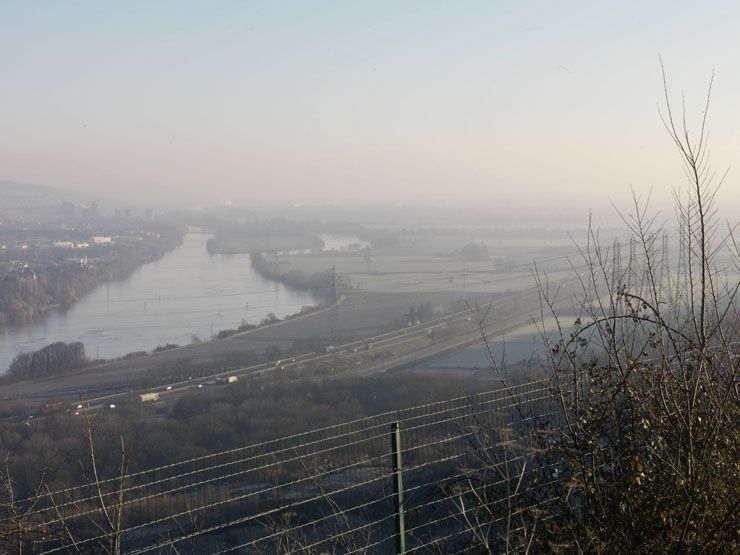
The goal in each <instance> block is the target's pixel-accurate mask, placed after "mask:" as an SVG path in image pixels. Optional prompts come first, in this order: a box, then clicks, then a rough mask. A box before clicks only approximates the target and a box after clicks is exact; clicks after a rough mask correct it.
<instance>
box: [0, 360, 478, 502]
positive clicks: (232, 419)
mask: <svg viewBox="0 0 740 555" xmlns="http://www.w3.org/2000/svg"><path fill="white" fill-rule="evenodd" d="M482 386H483V385H482V382H480V381H477V380H476V381H470V382H461V381H460V380H456V379H453V378H437V379H435V380H433V381H432V380H429V379H427V378H425V377H423V376H415V375H410V374H405V375H396V376H383V377H377V378H370V379H351V380H350V379H348V380H338V381H331V382H326V383H317V382H300V383H294V384H286V385H280V384H264V383H260V382H259V381H254V380H253V381H249V380H244V381H241V382H239V383H237V384H235V385H231V386H229V387H223V388H213V389H204V390H202V391H201V392H200V393H199V394H198V395H194V396H191V397H188V398H184V399H181V400H179V401H177V402H176V403H174V404H173V405H171V406H167V407H166V408H163V409H159V410H157V411H156V412H155V413H153V412H152V410H153V409H152V408H151V407H149V406H144V405H143V404H142V403H141V402H139V401H136V402H129V403H124V404H119V405H117V406H116V408H115V410H106V411H105V412H101V413H98V414H95V416H94V417H93V418H92V438H93V440H94V445H95V451H96V453H97V460H96V464H97V467H98V472H99V473H100V475H101V476H106V477H114V476H116V475H117V473H118V472H119V471H120V468H119V467H120V463H121V446H122V445H124V449H125V451H126V454H127V457H129V463H128V465H129V470H130V471H132V472H134V471H138V470H143V469H147V468H151V467H156V466H162V465H166V464H169V463H171V462H173V461H177V460H185V459H189V458H192V457H198V456H202V455H206V454H208V453H213V452H216V451H222V450H226V449H230V448H233V447H239V446H244V445H249V444H252V443H257V442H261V441H266V440H270V439H276V438H279V437H283V436H287V435H291V434H295V433H298V432H303V431H306V430H310V429H314V428H318V427H323V426H328V425H332V424H336V423H340V422H346V421H349V420H353V419H356V418H361V417H364V416H368V415H371V414H375V413H378V412H384V411H387V410H392V409H399V408H403V407H405V406H408V405H412V404H421V403H424V402H427V401H430V400H439V399H444V398H446V397H448V396H449V395H455V394H458V393H460V392H463V391H467V392H472V391H477V390H480V388H481V387H482ZM75 412H77V413H78V414H75ZM6 415H7V413H6ZM6 415H4V416H6ZM87 433H88V430H87V421H86V418H85V416H84V414H82V411H68V410H66V407H62V406H59V407H52V408H51V412H50V413H49V414H46V415H40V416H37V417H36V418H32V419H30V420H28V419H25V418H24V419H20V420H18V419H14V420H8V419H7V418H4V419H3V420H1V421H0V460H3V461H5V460H7V461H8V467H7V469H6V470H7V471H9V474H10V476H12V479H13V484H14V491H15V495H16V496H18V497H21V498H22V497H27V496H30V495H33V492H34V491H35V490H36V489H37V488H38V487H39V484H41V483H43V484H47V485H49V486H50V487H51V489H60V488H64V487H68V486H72V485H75V484H79V483H83V482H86V481H88V480H89V479H90V477H91V472H92V470H91V467H90V456H89V453H88V450H89V445H88V441H87ZM122 440H123V442H122ZM6 495H7V492H0V497H4V496H6Z"/></svg>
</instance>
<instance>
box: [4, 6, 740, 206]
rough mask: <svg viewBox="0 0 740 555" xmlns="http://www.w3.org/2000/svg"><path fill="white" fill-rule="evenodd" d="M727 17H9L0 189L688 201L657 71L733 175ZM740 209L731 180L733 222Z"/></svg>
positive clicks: (34, 12)
mask: <svg viewBox="0 0 740 555" xmlns="http://www.w3.org/2000/svg"><path fill="white" fill-rule="evenodd" d="M739 22H740V7H739V5H738V3H735V2H704V3H698V2H626V1H622V2H544V1H543V2H496V1H478V2H465V1H454V2H452V1H451V2H408V1H406V2H402V1H393V2H390V1H389V2H386V1H373V2H346V1H345V2H319V1H315V0H314V1H304V2H272V1H271V2H215V1H208V2H206V1H204V2H183V1H177V2H153V1H146V2H133V1H126V2H102V1H96V2H57V1H53V2H30V1H28V0H25V1H21V2H10V1H7V0H2V1H0V75H2V86H1V87H0V126H1V127H2V132H1V133H0V179H3V178H4V179H12V180H16V181H29V182H38V183H45V184H50V185H59V186H67V187H76V188H79V189H83V190H91V191H92V190H95V189H98V190H100V191H101V192H103V193H104V192H106V191H116V190H117V191H121V190H124V191H126V194H137V193H142V194H146V195H149V196H151V198H154V199H161V198H167V197H171V196H173V195H177V196H178V197H179V198H192V199H194V200H199V201H202V200H203V199H204V198H211V199H213V200H224V199H233V200H235V201H236V202H239V201H255V202H259V203H264V202H274V201H290V202H292V201H301V202H306V201H311V200H320V201H326V200H334V201H337V202H345V201H346V202H352V201H356V200H357V201H367V200H382V201H409V200H411V201H413V200H415V199H419V198H424V199H427V200H431V201H439V200H449V199H453V198H457V197H459V196H462V197H463V198H466V199H470V198H481V199H483V200H484V201H485V202H500V201H501V200H502V199H504V200H507V199H515V200H517V199H518V200H520V201H521V199H523V198H525V199H529V198H538V197H541V198H544V199H552V198H557V197H562V196H564V195H568V196H571V197H572V198H577V199H579V201H580V202H583V203H584V204H586V205H593V204H603V203H605V202H606V201H607V200H608V198H609V197H611V198H615V199H617V200H619V199H620V198H623V196H624V192H626V191H627V190H628V188H629V187H630V185H632V186H634V187H635V189H636V190H638V191H645V190H647V188H648V187H650V186H653V187H654V189H655V194H656V196H657V197H658V198H660V197H664V198H668V194H669V191H670V187H671V186H672V185H674V184H677V183H679V182H680V176H681V174H680V171H679V170H678V167H677V164H676V161H677V159H676V157H675V155H674V153H673V151H672V149H671V144H670V142H669V141H668V139H667V138H666V136H665V134H664V131H663V130H662V126H661V123H660V120H659V118H658V114H657V107H656V102H657V101H658V100H659V99H660V94H661V82H660V75H659V65H658V54H659V53H660V54H662V56H663V58H664V61H665V63H666V67H667V69H668V71H669V77H670V80H671V83H672V85H673V89H674V91H675V92H676V93H677V94H680V90H681V89H682V88H683V89H685V90H686V94H687V100H688V102H689V107H690V108H694V111H693V112H691V113H693V114H695V115H697V116H698V115H699V114H700V111H701V107H702V102H703V95H704V90H705V88H706V84H707V81H708V78H709V76H710V74H711V71H712V69H716V82H715V96H714V104H713V107H712V114H713V117H712V118H711V129H712V145H713V149H712V151H713V154H714V160H715V164H716V165H717V167H718V168H720V167H724V166H726V165H728V164H735V165H737V162H738V161H739V160H740V105H739V104H738V100H737V99H738V97H739V93H740V63H739V56H738V55H739V54H740V38H739V37H740V32H739V31H738V24H739ZM737 190H740V187H738V186H737V179H736V178H735V175H734V173H731V175H730V180H729V181H728V185H727V187H726V189H725V193H724V196H723V199H724V200H727V201H731V202H735V201H737V199H738V198H739V195H738V194H737V193H736V191H737Z"/></svg>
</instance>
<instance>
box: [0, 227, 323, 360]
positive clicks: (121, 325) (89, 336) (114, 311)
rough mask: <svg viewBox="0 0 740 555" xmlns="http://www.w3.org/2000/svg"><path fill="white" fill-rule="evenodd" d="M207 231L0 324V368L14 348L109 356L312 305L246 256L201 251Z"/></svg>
mask: <svg viewBox="0 0 740 555" xmlns="http://www.w3.org/2000/svg"><path fill="white" fill-rule="evenodd" d="M210 237H211V235H209V234H203V233H188V234H186V235H185V236H184V237H183V241H182V244H181V245H180V246H179V247H177V248H176V249H174V250H172V251H171V252H169V253H167V254H165V255H164V256H162V257H161V258H160V259H158V260H156V261H154V262H151V263H148V264H144V265H143V266H141V267H139V268H138V269H136V270H135V271H133V273H131V274H130V275H129V276H128V277H127V278H126V279H124V280H122V281H115V282H106V283H104V284H102V285H100V286H98V287H97V288H94V289H93V290H92V291H90V293H89V294H87V295H85V296H84V297H82V298H81V299H80V300H79V301H78V302H77V303H75V304H74V305H72V306H71V307H70V308H69V309H67V310H52V311H49V313H48V314H47V315H46V317H45V318H44V319H43V320H40V321H39V322H38V323H36V324H28V325H24V326H18V327H13V328H5V329H2V330H0V368H2V370H3V371H4V370H5V369H6V368H7V366H8V364H9V363H10V361H11V360H12V359H13V358H14V357H15V355H16V354H17V353H18V352H20V351H25V352H28V351H35V350H38V349H40V348H41V347H44V346H46V345H48V344H50V343H53V342H56V341H63V342H66V343H72V342H76V341H81V342H82V343H83V344H84V345H85V350H86V352H87V354H88V356H89V357H90V358H95V359H103V358H105V359H112V358H116V357H121V356H124V355H126V354H128V353H131V352H137V351H138V352H142V351H146V352H149V351H152V350H153V349H155V348H156V347H157V346H159V345H166V344H168V343H171V344H178V345H188V344H189V343H191V342H193V341H194V340H195V339H198V340H207V339H210V338H211V337H214V336H215V335H216V334H217V333H218V332H219V331H221V330H225V329H235V328H237V327H238V326H239V325H240V324H241V323H242V321H246V322H249V323H250V324H257V323H259V322H260V321H261V320H262V319H264V318H265V317H266V315H267V314H268V313H270V312H272V313H274V314H275V315H276V317H278V318H283V317H284V316H285V315H289V314H296V313H299V312H301V310H302V309H304V307H310V306H313V305H315V304H316V303H317V299H316V297H315V296H314V295H313V294H312V293H311V292H306V291H297V290H295V289H292V288H289V287H287V286H285V285H283V284H281V283H276V282H273V281H271V280H269V279H266V278H264V277H263V276H261V275H260V274H259V273H257V272H256V271H255V270H254V269H253V268H252V266H251V262H250V260H249V256H248V255H209V254H208V252H207V251H206V248H205V245H206V242H207V240H208V239H209V238H210Z"/></svg>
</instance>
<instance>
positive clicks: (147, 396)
mask: <svg viewBox="0 0 740 555" xmlns="http://www.w3.org/2000/svg"><path fill="white" fill-rule="evenodd" d="M139 397H141V401H142V402H143V403H146V402H147V401H159V393H142V394H141V395H139Z"/></svg>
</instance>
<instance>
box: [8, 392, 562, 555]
mask: <svg viewBox="0 0 740 555" xmlns="http://www.w3.org/2000/svg"><path fill="white" fill-rule="evenodd" d="M549 399H550V395H549V390H548V386H547V384H546V383H544V382H534V383H529V384H523V385H519V386H515V387H510V388H505V389H499V390H496V391H490V392H486V393H482V394H476V395H471V396H463V397H459V398H455V399H451V400H448V401H444V402H436V403H430V404H426V405H422V406H417V407H412V408H408V409H404V410H400V411H393V412H388V413H384V414H380V415H376V416H372V417H369V418H364V419H361V420H357V421H354V422H349V423H345V424H341V425H336V426H331V427H328V428H323V429H319V430H314V431H310V432H306V433H302V434H298V435H294V436H290V437H286V438H283V439H279V440H275V441H268V442H264V443H261V444H257V445H251V446H248V447H243V448H239V449H233V450H229V451H224V452H221V453H216V454H212V455H208V456H204V457H200V458H195V459H191V460H188V461H183V462H178V463H174V464H171V465H167V466H164V467H160V468H155V469H152V470H147V471H144V472H138V473H131V474H125V475H123V476H122V477H117V478H113V479H107V480H96V481H92V482H90V483H88V484H85V485H83V486H79V487H75V488H70V489H67V490H62V491H54V492H52V491H39V492H38V493H37V495H35V496H33V497H32V498H29V499H26V500H23V501H20V502H17V503H15V504H13V505H12V506H9V505H8V506H5V507H3V508H2V509H0V510H2V511H3V512H4V513H5V514H3V515H2V526H4V528H5V529H6V530H10V533H8V534H6V535H7V539H6V542H7V543H8V546H9V547H10V549H9V551H16V550H17V551H21V552H33V553H64V552H68V551H77V552H80V551H81V552H125V553H170V552H171V553H182V552H183V551H190V552H198V553H326V552H330V553H392V552H397V551H399V550H405V551H407V552H420V553H421V552H432V553H434V552H436V553H454V552H463V551H466V550H469V549H471V548H472V547H473V546H476V545H485V544H486V542H491V541H492V540H491V538H493V537H500V538H503V540H502V541H506V542H510V541H513V538H516V537H520V538H525V537H526V530H521V528H522V527H524V528H526V522H525V520H524V519H521V518H518V515H520V514H521V512H522V511H531V510H533V508H535V507H537V506H539V505H542V504H545V503H547V502H548V499H547V496H546V493H545V491H546V488H540V487H539V484H538V483H537V481H536V480H532V479H529V478H528V477H529V475H530V473H531V472H532V470H531V469H532V468H533V465H530V464H529V462H530V461H531V460H532V459H533V457H534V456H536V454H537V452H538V450H540V449H541V448H542V438H543V437H545V436H547V434H549V433H551V431H552V430H554V429H557V427H558V426H559V423H558V420H557V418H556V416H555V414H556V413H555V411H553V410H552V407H551V406H550V402H549ZM539 476H540V477H541V474H540V475H539ZM525 478H526V479H525ZM540 479H541V478H540ZM484 522H485V527H486V529H485V532H483V528H482V526H483V523H484ZM522 532H523V533H522Z"/></svg>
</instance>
